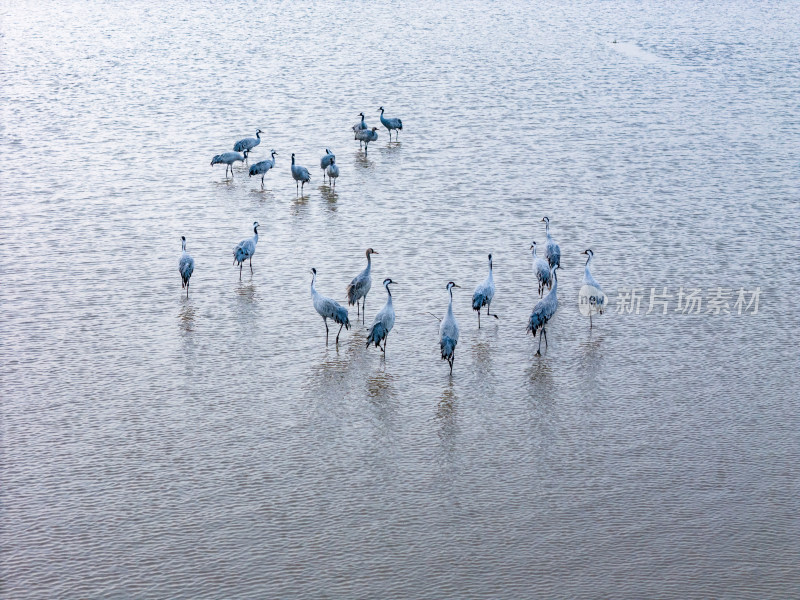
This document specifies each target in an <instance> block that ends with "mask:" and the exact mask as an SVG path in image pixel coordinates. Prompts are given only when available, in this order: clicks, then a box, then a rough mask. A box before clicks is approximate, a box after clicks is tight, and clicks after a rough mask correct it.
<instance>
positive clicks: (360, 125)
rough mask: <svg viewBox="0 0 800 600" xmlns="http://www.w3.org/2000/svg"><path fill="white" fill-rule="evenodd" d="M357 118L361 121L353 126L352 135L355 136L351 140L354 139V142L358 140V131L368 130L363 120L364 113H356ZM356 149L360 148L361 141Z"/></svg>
mask: <svg viewBox="0 0 800 600" xmlns="http://www.w3.org/2000/svg"><path fill="white" fill-rule="evenodd" d="M358 116H359V117H361V120H360V121H359V122H358V123H356V124H355V125H353V133H354V135H355V137H354V138H353V139H355V140H358V132H359V131H361V130H362V129H368V127H367V122H366V121H365V120H364V113H363V112H362V113H358ZM358 147H359V148H360V147H361V140H359V142H358Z"/></svg>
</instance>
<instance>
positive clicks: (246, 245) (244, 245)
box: [233, 221, 258, 281]
mask: <svg viewBox="0 0 800 600" xmlns="http://www.w3.org/2000/svg"><path fill="white" fill-rule="evenodd" d="M253 233H254V234H255V235H254V236H253V237H251V238H247V239H246V240H242V241H241V242H239V243H238V244H237V245H236V248H234V249H233V264H234V265H237V264H238V265H239V281H241V280H242V265H243V264H244V261H246V260H247V259H248V258H249V259H250V273H251V274H252V273H253V254H255V253H256V244H257V243H258V221H255V222H254V223H253Z"/></svg>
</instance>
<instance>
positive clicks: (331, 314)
mask: <svg viewBox="0 0 800 600" xmlns="http://www.w3.org/2000/svg"><path fill="white" fill-rule="evenodd" d="M311 273H313V276H312V277H311V300H313V302H314V309H315V310H316V311H317V312H318V313H319V316H321V317H322V320H323V321H324V322H325V345H326V346H327V345H328V319H333V322H334V323H338V324H339V333H342V327H347V329H350V318H349V317H348V316H347V309H346V308H344V307H343V306H341V305H340V304H339V303H338V302H336V300H332V299H331V298H327V297H325V296H323V295H322V294H320V293H319V292H318V291H317V288H316V287H314V284H315V283H316V281H317V270H316V269H313V268H312V269H311ZM339 333H337V334H336V345H337V346H338V345H339Z"/></svg>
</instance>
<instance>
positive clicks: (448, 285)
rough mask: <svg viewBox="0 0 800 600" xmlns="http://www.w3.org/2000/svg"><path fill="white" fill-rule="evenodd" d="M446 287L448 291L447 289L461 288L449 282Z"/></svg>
mask: <svg viewBox="0 0 800 600" xmlns="http://www.w3.org/2000/svg"><path fill="white" fill-rule="evenodd" d="M446 287H447V289H448V290H449V289H451V288H454V287H457V288H460V287H461V286H460V285H456V284H455V283H453V282H452V281H450V282H448V284H447V286H446Z"/></svg>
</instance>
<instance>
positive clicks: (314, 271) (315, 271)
mask: <svg viewBox="0 0 800 600" xmlns="http://www.w3.org/2000/svg"><path fill="white" fill-rule="evenodd" d="M311 273H312V274H313V275H316V274H317V270H316V269H315V268H314V267H311Z"/></svg>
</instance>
